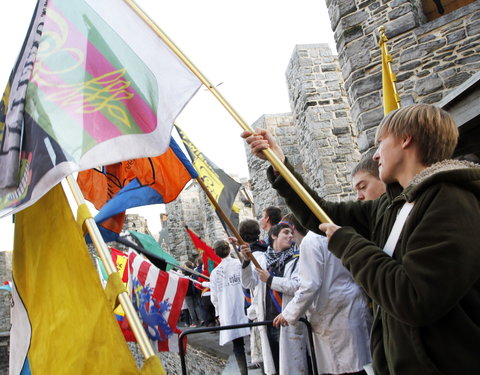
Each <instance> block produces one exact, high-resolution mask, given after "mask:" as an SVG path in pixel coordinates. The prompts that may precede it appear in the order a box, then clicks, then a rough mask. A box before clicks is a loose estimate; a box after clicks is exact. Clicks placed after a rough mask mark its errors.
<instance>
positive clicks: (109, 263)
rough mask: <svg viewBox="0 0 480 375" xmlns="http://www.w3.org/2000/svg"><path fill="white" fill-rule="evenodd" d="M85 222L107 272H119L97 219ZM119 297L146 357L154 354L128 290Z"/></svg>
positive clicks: (76, 191)
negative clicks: (99, 228) (96, 221)
mask: <svg viewBox="0 0 480 375" xmlns="http://www.w3.org/2000/svg"><path fill="white" fill-rule="evenodd" d="M67 182H68V185H69V187H70V189H71V191H72V194H73V197H74V198H75V202H76V203H77V205H79V206H80V205H82V204H85V199H84V198H83V194H82V191H81V190H80V187H79V186H78V184H77V181H75V179H74V178H73V177H72V176H71V175H70V176H67ZM85 224H86V227H87V229H88V233H89V234H90V237H91V238H92V242H93V244H94V245H95V248H96V249H97V251H98V254H99V255H100V259H102V262H103V264H104V265H105V270H106V271H107V274H108V275H110V274H112V273H113V272H117V268H116V267H115V264H114V263H113V260H112V257H111V256H110V251H109V250H108V247H107V245H106V244H105V242H104V241H103V238H102V235H101V234H100V231H99V230H98V227H97V224H96V223H95V220H93V218H88V219H87V220H86V222H85ZM118 299H119V301H120V304H121V305H122V307H123V310H124V311H125V316H126V317H127V319H128V322H129V323H130V327H131V329H132V331H133V333H134V335H135V338H136V339H137V342H138V345H139V346H140V349H141V351H142V353H143V356H144V357H145V358H146V359H148V358H150V357H151V356H154V355H155V351H154V350H153V347H152V344H151V342H150V340H149V339H148V336H147V334H146V333H145V330H144V329H143V326H142V323H141V322H140V319H139V317H138V315H137V312H136V311H135V308H134V307H133V304H132V301H131V300H130V297H129V296H128V293H126V292H123V293H121V294H120V295H119V296H118Z"/></svg>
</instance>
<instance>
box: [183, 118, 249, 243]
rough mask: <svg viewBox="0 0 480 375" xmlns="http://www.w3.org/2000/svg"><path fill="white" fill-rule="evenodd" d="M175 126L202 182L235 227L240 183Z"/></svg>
mask: <svg viewBox="0 0 480 375" xmlns="http://www.w3.org/2000/svg"><path fill="white" fill-rule="evenodd" d="M175 128H176V129H177V131H178V134H180V138H181V139H182V141H183V144H184V145H185V148H186V149H187V152H188V154H189V156H190V158H191V159H192V163H193V166H194V167H195V169H196V170H197V172H198V174H199V176H200V178H201V179H202V181H203V183H204V184H205V186H206V187H207V189H208V190H209V192H210V193H211V194H212V196H213V198H214V199H215V200H216V201H217V202H218V205H219V206H220V208H221V209H222V211H223V213H224V214H225V215H226V216H227V217H228V218H229V219H230V221H231V222H232V224H233V226H234V227H235V228H236V227H238V222H239V215H238V214H239V208H238V207H237V206H236V205H235V197H236V196H237V193H238V190H239V189H240V186H241V184H240V183H238V182H237V181H235V180H234V179H233V178H231V177H230V176H229V175H228V174H226V173H225V172H224V171H223V170H222V169H220V168H218V167H217V166H216V165H215V164H214V163H212V161H211V160H210V159H208V158H207V157H206V156H204V155H203V154H202V153H201V152H200V151H199V150H198V149H197V147H195V145H194V144H193V143H192V141H190V139H189V138H188V137H187V135H186V134H185V132H184V131H183V130H181V129H180V128H179V127H178V125H175ZM217 215H218V212H217ZM218 218H219V219H220V222H221V223H222V225H223V227H224V228H225V231H226V232H227V233H228V234H230V235H231V233H230V230H229V228H228V226H227V225H226V224H225V223H224V222H223V220H222V218H221V217H220V215H218Z"/></svg>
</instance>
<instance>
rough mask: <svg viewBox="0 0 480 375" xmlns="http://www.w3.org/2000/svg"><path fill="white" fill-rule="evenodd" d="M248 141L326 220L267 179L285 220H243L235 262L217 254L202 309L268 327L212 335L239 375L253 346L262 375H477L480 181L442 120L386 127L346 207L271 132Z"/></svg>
mask: <svg viewBox="0 0 480 375" xmlns="http://www.w3.org/2000/svg"><path fill="white" fill-rule="evenodd" d="M242 137H243V138H245V140H246V142H247V144H248V145H249V147H250V149H251V152H252V153H253V154H254V155H256V156H258V157H260V158H263V159H265V155H264V153H263V150H265V149H267V148H269V149H270V150H272V151H273V153H275V154H276V156H277V157H278V158H279V159H280V161H281V162H283V163H284V165H285V166H286V167H287V168H288V169H289V170H290V171H291V172H292V173H293V174H294V175H295V176H296V178H297V180H298V181H299V182H300V183H301V184H303V186H304V187H305V189H306V190H307V191H308V192H309V193H310V195H311V196H312V197H313V199H314V200H315V201H316V202H317V203H318V205H319V206H320V207H321V208H322V209H323V210H324V211H325V213H326V214H327V215H328V216H329V218H330V219H331V222H330V223H321V222H320V220H319V219H318V218H317V217H316V215H315V214H314V213H313V212H312V211H311V210H310V209H309V208H308V206H307V205H306V204H305V203H304V202H303V200H302V199H301V197H299V196H298V194H297V193H296V192H295V191H294V190H293V189H292V188H291V187H290V185H289V184H288V183H287V182H286V180H285V179H284V178H283V176H282V175H281V174H280V173H279V172H278V171H276V170H275V169H274V168H273V167H272V166H270V167H269V168H268V170H267V176H268V179H269V181H270V183H271V185H272V187H273V188H274V189H275V190H276V191H277V192H278V194H279V195H280V196H281V197H283V198H284V199H285V202H286V205H287V206H288V209H289V210H290V212H288V213H287V214H286V215H283V216H282V215H281V210H280V209H279V208H277V207H267V208H265V209H264V210H263V211H262V216H261V219H260V223H259V222H257V221H256V220H253V219H248V220H245V221H243V222H242V223H241V224H240V226H239V232H240V235H241V236H242V238H243V239H244V241H245V242H246V244H242V245H241V246H239V248H240V251H241V259H234V258H232V257H231V256H230V247H229V243H228V242H227V241H226V240H221V241H218V242H217V243H216V244H215V246H214V248H215V252H216V253H217V254H218V255H219V256H220V257H221V258H222V262H221V264H220V265H219V266H217V268H216V269H215V270H214V271H213V272H212V275H211V280H210V287H211V296H210V297H211V301H212V304H213V306H214V309H215V315H216V316H218V317H219V322H220V324H221V325H231V324H240V323H243V322H247V321H272V322H273V323H272V324H267V325H261V326H258V327H254V328H252V329H237V330H232V331H231V332H228V331H225V332H228V333H224V334H222V335H221V336H220V344H224V343H226V342H228V341H233V343H234V352H235V356H236V358H237V363H238V365H239V368H240V373H241V374H242V375H243V374H246V373H247V366H246V359H245V351H244V341H243V337H244V336H247V335H250V345H251V354H252V355H251V358H252V362H255V363H258V364H260V365H261V367H262V369H263V372H264V373H265V374H280V375H287V374H310V373H312V372H313V369H314V368H316V370H317V371H318V373H319V374H332V375H333V374H337V375H338V374H369V375H370V374H376V375H402V374H405V375H411V374H429V375H430V374H432V375H433V374H472V373H476V372H478V369H479V368H480V357H479V356H478V355H477V350H478V347H479V344H480V272H479V271H478V270H479V269H480V252H479V251H478V244H479V243H480V232H479V231H478V230H477V226H478V223H480V207H479V198H480V168H479V166H478V165H475V164H473V163H469V162H465V161H460V160H451V159H449V158H451V157H452V154H453V151H454V149H455V147H456V144H457V139H458V130H457V126H456V125H455V123H454V121H453V120H452V118H451V116H450V115H449V114H448V113H447V112H445V111H443V110H441V109H439V108H437V107H435V106H432V105H427V104H418V105H410V106H407V107H404V108H401V109H399V110H396V111H393V112H391V113H390V114H388V115H387V116H386V117H385V118H384V119H383V121H382V122H381V123H380V125H379V127H378V130H377V133H376V144H377V145H376V146H377V148H376V149H375V150H372V151H370V152H367V153H366V154H365V155H364V157H363V158H362V160H361V162H360V163H359V164H358V165H357V166H356V167H355V168H354V169H353V170H352V185H353V188H354V190H355V191H356V193H357V196H356V200H355V201H350V202H331V201H327V200H324V199H323V198H321V197H320V196H319V195H318V194H316V193H315V192H314V191H313V190H312V189H310V188H309V187H308V186H307V185H306V184H305V183H304V182H303V180H302V177H301V176H300V175H298V174H297V173H296V172H295V170H294V169H293V167H292V166H291V165H290V164H289V162H288V160H287V158H286V157H285V156H284V154H283V151H282V149H281V148H280V146H279V145H278V143H277V142H276V140H275V139H274V137H273V136H272V135H271V134H270V133H269V132H268V131H267V130H264V129H257V130H256V131H255V132H254V133H251V132H244V133H242ZM260 227H261V228H262V229H263V230H264V231H265V233H267V234H268V236H267V237H265V238H263V239H261V238H260ZM229 240H230V242H231V244H230V245H231V246H237V243H236V241H235V240H234V239H231V238H230V239H229ZM253 258H254V259H255V260H256V262H253V261H252V260H253ZM255 263H258V264H257V266H256V265H255ZM245 291H247V292H248V293H249V294H248V295H250V297H251V304H246V303H245ZM247 305H248V307H247ZM301 318H306V319H307V320H308V322H309V323H310V325H311V329H312V333H313V347H310V345H309V344H308V340H307V335H306V325H305V324H304V322H300V319H301ZM313 358H315V361H313V360H312V359H313Z"/></svg>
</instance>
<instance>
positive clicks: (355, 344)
mask: <svg viewBox="0 0 480 375" xmlns="http://www.w3.org/2000/svg"><path fill="white" fill-rule="evenodd" d="M298 268H299V271H298V272H299V274H300V275H301V283H300V287H299V289H298V290H297V292H296V293H295V296H294V297H293V299H292V300H291V301H290V303H289V304H288V305H287V306H285V307H284V309H283V312H282V315H283V317H284V318H285V319H286V320H287V322H288V323H289V324H293V323H295V322H296V321H297V320H298V319H299V318H301V317H303V316H304V315H305V313H306V314H307V317H308V319H309V321H310V323H311V325H312V329H313V336H314V345H315V355H316V358H317V366H318V371H319V373H320V374H325V373H327V374H339V373H348V372H357V371H360V370H362V369H363V366H364V365H366V364H367V363H369V362H371V357H370V350H369V331H370V326H371V315H370V312H369V310H368V306H367V298H366V296H365V294H364V293H363V291H362V290H361V288H360V287H359V286H358V285H357V284H355V282H354V281H353V279H352V276H351V274H350V273H349V272H348V271H347V269H346V268H345V267H343V265H342V264H341V262H340V260H339V259H338V258H336V257H335V256H334V255H333V254H332V253H330V251H328V243H327V240H326V238H325V237H323V236H320V235H318V234H315V233H313V232H308V234H307V235H306V236H305V237H304V239H303V241H302V243H301V244H300V260H299V264H298Z"/></svg>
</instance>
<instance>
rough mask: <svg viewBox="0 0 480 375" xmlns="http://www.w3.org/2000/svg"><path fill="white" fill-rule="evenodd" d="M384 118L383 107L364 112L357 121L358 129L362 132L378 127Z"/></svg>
mask: <svg viewBox="0 0 480 375" xmlns="http://www.w3.org/2000/svg"><path fill="white" fill-rule="evenodd" d="M382 118H383V107H380V108H376V109H374V110H371V111H368V112H363V113H361V114H360V116H359V117H358V119H357V127H358V130H359V131H360V132H362V131H364V130H367V129H370V128H372V127H374V126H377V125H378V124H379V123H380V121H381V120H382Z"/></svg>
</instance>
